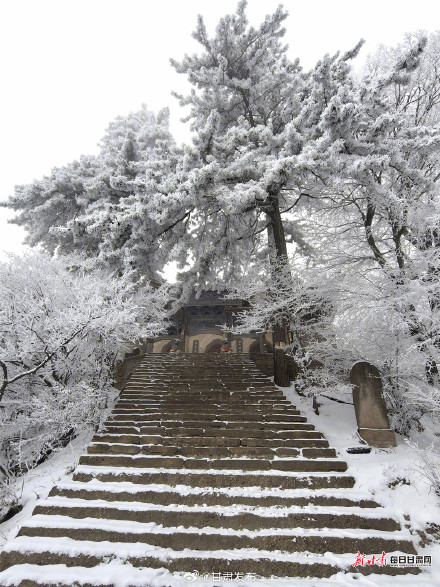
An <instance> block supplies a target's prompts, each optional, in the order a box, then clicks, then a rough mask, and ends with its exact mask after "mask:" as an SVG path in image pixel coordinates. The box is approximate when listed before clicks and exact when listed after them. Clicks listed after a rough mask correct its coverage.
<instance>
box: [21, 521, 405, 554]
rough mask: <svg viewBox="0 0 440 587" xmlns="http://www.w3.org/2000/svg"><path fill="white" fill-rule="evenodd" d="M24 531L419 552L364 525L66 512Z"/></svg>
mask: <svg viewBox="0 0 440 587" xmlns="http://www.w3.org/2000/svg"><path fill="white" fill-rule="evenodd" d="M19 536H28V537H31V536H33V537H40V538H41V537H43V538H44V537H52V538H56V537H68V538H71V539H73V540H82V541H93V542H106V541H107V542H132V543H136V542H141V543H144V544H149V545H152V546H155V547H161V548H172V549H173V550H184V549H186V548H191V549H192V550H214V551H215V550H219V549H221V550H229V549H253V550H256V549H258V550H266V551H271V550H273V551H281V552H292V553H296V552H301V551H307V552H312V553H317V554H324V553H325V552H333V553H336V554H344V553H345V552H347V544H348V542H349V541H353V540H355V541H356V544H357V546H358V548H359V550H360V551H361V552H372V553H373V552H382V550H385V551H386V552H394V551H400V552H405V553H414V554H415V551H414V546H413V544H412V542H411V541H410V540H408V535H407V534H406V533H404V532H393V533H390V532H385V531H380V530H376V531H369V532H365V530H362V529H350V528H348V529H339V528H338V529H331V528H330V529H329V528H325V529H323V530H319V529H317V530H309V529H304V528H294V529H283V530H280V529H279V528H277V527H272V528H268V529H265V530H247V529H245V530H234V529H231V528H218V527H204V528H203V529H202V530H200V528H198V527H197V526H192V527H187V528H182V527H180V526H179V527H177V526H168V527H165V526H163V525H162V524H160V525H158V524H155V523H142V522H138V521H129V522H127V521H121V520H105V519H104V520H103V519H95V518H85V519H81V520H78V519H73V518H66V517H64V516H42V515H37V516H35V518H34V519H33V520H31V521H30V522H29V523H28V524H26V525H25V526H23V527H22V528H21V529H20V532H19Z"/></svg>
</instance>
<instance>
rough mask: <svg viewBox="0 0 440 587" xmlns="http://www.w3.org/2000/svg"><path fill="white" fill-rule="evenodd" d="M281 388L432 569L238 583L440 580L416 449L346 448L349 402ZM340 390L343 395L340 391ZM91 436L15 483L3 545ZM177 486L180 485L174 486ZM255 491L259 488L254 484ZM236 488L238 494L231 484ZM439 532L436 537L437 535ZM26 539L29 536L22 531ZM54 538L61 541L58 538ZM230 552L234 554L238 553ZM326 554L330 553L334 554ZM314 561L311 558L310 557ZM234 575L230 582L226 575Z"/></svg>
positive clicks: (161, 577)
mask: <svg viewBox="0 0 440 587" xmlns="http://www.w3.org/2000/svg"><path fill="white" fill-rule="evenodd" d="M283 391H284V393H285V394H286V396H287V398H288V399H289V400H290V401H291V402H292V403H294V404H295V405H296V406H297V407H298V408H299V409H300V410H301V411H302V412H303V414H304V415H305V416H306V417H307V418H308V420H309V422H310V423H312V424H314V425H315V426H316V429H317V430H319V431H321V432H323V433H324V434H325V436H326V437H327V439H328V440H329V443H330V446H332V447H335V448H336V449H337V451H338V452H339V454H340V457H341V458H343V459H344V460H346V461H347V462H348V464H349V469H348V473H350V474H352V475H354V476H355V478H356V486H355V488H354V493H359V494H363V495H370V496H371V497H372V498H373V499H375V500H376V501H377V502H379V503H380V504H381V505H383V506H385V508H386V510H387V512H392V513H393V514H394V516H395V517H396V519H398V520H399V521H400V523H401V525H402V528H404V527H405V526H406V527H407V528H408V529H409V531H410V532H411V534H412V536H413V538H414V543H415V546H416V548H417V550H418V552H422V553H423V554H424V555H431V557H432V567H431V568H430V569H429V571H426V572H424V573H423V574H421V575H418V576H406V577H392V576H386V575H383V574H381V573H380V571H379V572H377V573H375V574H373V575H371V576H369V577H364V576H361V575H359V574H348V575H345V574H344V573H338V574H337V575H335V576H334V577H332V578H331V579H321V580H317V579H310V580H307V579H301V580H297V581H292V580H291V579H288V580H287V579H286V580H284V579H273V580H268V579H264V580H263V581H261V582H260V581H241V582H239V583H238V584H241V585H255V584H257V583H258V584H260V585H261V584H264V586H267V587H272V586H274V587H275V586H280V587H281V586H282V587H284V586H287V585H289V586H290V585H308V584H310V585H316V584H317V583H319V585H352V584H353V582H354V581H356V583H355V584H357V585H371V586H373V585H393V586H396V585H397V586H399V585H417V586H434V585H440V548H439V542H438V541H437V542H435V540H434V537H433V536H432V535H429V534H428V533H426V532H425V530H426V527H427V525H428V524H437V525H438V526H439V527H440V498H439V497H438V496H436V494H435V492H434V491H433V490H432V488H431V487H430V485H429V482H428V481H427V478H426V476H425V475H424V473H423V470H422V469H421V463H420V461H419V459H418V455H417V454H416V453H415V452H414V451H413V449H412V448H411V447H410V446H409V445H408V444H407V443H406V442H405V440H404V439H403V437H400V436H398V437H397V440H398V445H397V447H396V448H393V449H386V450H385V449H373V450H372V451H371V453H370V454H360V455H354V454H349V453H347V452H346V449H347V448H348V447H353V446H359V444H360V443H359V439H358V437H357V435H356V420H355V416H354V409H353V406H352V405H349V404H341V403H336V402H334V401H332V400H330V399H328V398H325V397H323V398H320V399H319V402H320V404H321V405H320V408H319V411H320V414H319V415H316V414H315V413H314V411H313V409H312V401H311V398H305V397H300V396H298V395H297V394H296V392H295V391H294V387H293V386H292V387H291V388H288V389H286V388H283ZM328 395H329V396H331V395H332V394H331V393H330V392H329V394H328ZM340 397H341V395H340V394H338V398H340ZM344 400H345V401H348V402H350V401H351V397H350V394H349V393H347V396H346V397H345V398H344ZM424 425H425V430H424V432H423V433H421V434H418V435H417V440H418V442H419V445H422V446H428V445H430V444H432V443H438V442H439V437H438V436H437V435H436V433H437V434H438V433H439V430H435V429H434V426H433V425H430V424H429V423H424ZM92 435H93V433H92V432H91V433H89V434H84V435H82V436H81V437H79V438H77V439H75V441H74V442H72V444H71V445H70V446H68V447H67V448H65V449H62V450H60V451H59V452H57V453H55V454H54V455H52V456H51V457H50V458H49V459H48V461H46V462H45V463H43V464H42V465H40V466H39V467H37V468H36V469H35V470H33V471H31V472H30V473H28V474H27V475H26V476H25V477H24V478H23V479H22V480H21V481H20V482H19V483H18V485H17V491H18V493H19V495H20V500H21V503H23V504H24V507H23V510H22V511H21V512H20V513H19V514H17V515H16V516H14V517H13V518H12V519H11V520H9V521H7V522H5V523H3V524H2V525H0V546H3V545H4V544H5V543H6V542H7V541H9V540H11V539H12V538H13V537H14V536H15V535H16V533H17V531H18V528H19V527H20V526H21V525H23V524H24V523H27V522H28V521H29V518H30V517H31V513H32V510H33V508H34V506H35V503H36V501H37V499H41V498H45V497H46V496H47V495H48V493H49V491H50V489H51V487H52V486H53V485H55V484H57V483H60V482H61V483H64V484H66V483H69V481H70V477H71V473H72V471H73V469H74V468H75V466H76V465H77V463H78V459H79V456H80V455H81V454H82V453H83V452H84V451H85V448H86V446H87V444H88V443H89V442H90V440H91V437H92ZM165 489H166V488H164V490H165ZM177 489H178V488H175V490H177ZM255 490H256V491H257V488H255ZM272 491H275V490H272ZM231 493H233V491H232V490H231ZM269 493H270V491H269ZM320 493H321V492H320ZM408 516H409V517H408ZM83 523H85V522H83ZM31 524H32V523H31ZM76 524H78V521H76ZM129 526H130V528H129V529H130V530H131V531H133V528H132V526H133V523H131V524H129ZM213 531H215V530H213ZM438 538H439V537H438V536H437V540H438ZM23 540H26V539H25V538H23ZM54 540H55V541H57V539H54ZM97 546H98V545H97ZM229 554H231V555H232V554H233V553H229ZM361 554H365V555H366V556H367V558H368V557H371V555H373V554H375V555H377V554H380V553H370V552H366V553H361ZM387 554H388V553H387ZM199 555H200V553H199ZM328 555H329V556H330V553H328ZM280 556H281V557H282V558H283V559H286V557H287V558H289V556H290V558H291V559H292V560H293V559H296V556H297V555H293V554H292V555H287V554H286V555H282V554H281V553H280ZM231 558H233V556H231ZM312 558H313V557H312ZM339 559H340V557H339ZM310 562H311V563H313V561H312V560H311V559H310ZM329 562H330V559H329ZM347 562H349V561H347ZM353 562H354V561H353ZM26 567H27V569H26V577H27V578H29V576H30V575H29V572H33V571H32V569H31V568H30V567H29V565H26ZM59 567H60V568H59V577H60V581H62V580H63V578H64V579H65V578H66V577H67V576H68V575H70V577H72V573H73V572H75V578H76V580H77V581H78V582H79V583H80V582H81V581H85V582H87V583H91V584H93V583H94V582H98V581H100V582H102V581H103V580H104V579H105V578H106V577H108V582H110V583H112V584H115V585H118V586H121V587H122V586H124V585H126V584H127V585H128V584H130V585H135V586H137V585H139V587H141V586H145V585H146V584H148V585H151V586H152V587H153V586H160V585H164V584H166V585H170V586H174V587H177V586H179V585H185V584H190V583H191V582H193V581H192V579H193V578H194V577H190V576H185V574H177V575H176V574H174V575H173V574H170V573H169V572H168V571H166V570H165V569H151V570H145V569H142V570H140V569H137V568H131V567H130V566H129V565H126V564H123V562H122V561H113V562H111V563H110V564H106V565H103V566H99V567H97V568H96V569H81V568H78V569H72V568H70V569H68V568H67V567H65V566H63V565H59ZM11 571H12V570H11ZM128 571H129V573H128ZM19 575H20V571H19V570H17V573H16V574H15V575H14V579H15V580H16V581H17V582H19V579H20V577H19ZM86 575H87V576H86ZM95 575H96V576H95ZM38 576H39V568H38V566H35V578H36V580H38ZM146 581H147V583H146ZM225 581H226V583H227V582H228V581H227V580H225ZM229 582H231V581H230V580H229ZM221 583H223V581H221ZM195 584H196V585H198V586H199V587H200V586H202V585H203V586H206V587H207V586H210V587H211V586H212V585H213V584H215V583H213V581H212V579H211V580H205V579H203V578H198V580H197V581H196V582H195Z"/></svg>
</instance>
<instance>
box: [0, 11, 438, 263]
mask: <svg viewBox="0 0 440 587" xmlns="http://www.w3.org/2000/svg"><path fill="white" fill-rule="evenodd" d="M279 3H280V2H279V1H278V0H249V2H248V15H249V18H250V21H251V23H253V24H259V23H260V22H261V21H262V19H263V18H264V16H265V15H266V14H267V13H271V12H273V11H274V10H275V9H276V7H277V6H278V4H279ZM236 4H237V2H236V0H223V1H222V2H221V3H219V2H214V1H210V0H0V79H1V83H2V86H3V87H2V90H1V93H0V162H1V167H0V201H4V200H6V199H7V197H8V196H9V194H11V193H12V192H13V188H14V185H15V184H21V183H29V182H31V181H32V180H33V179H38V178H40V177H42V176H43V175H45V174H48V173H49V172H50V170H51V168H52V167H54V166H60V165H64V164H66V163H68V162H70V161H72V160H74V159H76V158H78V157H79V156H80V155H81V154H86V153H94V152H95V151H96V145H97V143H98V141H99V139H100V138H101V137H102V136H103V134H104V130H105V128H106V127H107V125H108V123H109V122H110V121H111V120H113V119H114V118H115V117H116V116H118V115H126V114H128V113H129V112H130V111H135V110H138V109H139V108H140V106H141V104H142V103H143V102H144V103H146V104H147V106H148V107H149V109H151V110H155V111H157V110H158V109H160V108H161V107H163V106H169V107H170V109H171V123H172V131H173V133H174V135H175V136H176V138H177V140H179V141H184V140H185V138H186V137H187V133H186V130H185V128H184V127H183V125H182V124H181V123H179V118H180V116H181V115H182V113H181V111H180V110H179V106H178V104H177V101H176V100H175V99H174V98H173V97H172V96H171V95H170V94H171V91H172V90H178V91H180V90H182V89H183V90H184V88H185V82H184V80H183V78H182V76H179V75H178V74H177V73H175V71H174V70H173V69H172V67H171V66H170V65H169V58H170V57H174V58H175V59H178V60H179V59H181V57H182V56H183V54H184V53H185V52H188V53H192V52H194V51H197V50H198V48H197V47H198V46H197V43H196V42H195V41H194V40H193V39H192V37H191V32H192V31H193V30H194V28H195V24H196V18H197V14H199V13H200V14H203V15H204V17H205V21H206V24H207V26H208V30H209V31H210V32H213V30H214V27H215V25H216V23H217V21H218V19H219V18H220V17H221V16H223V15H224V14H227V13H231V12H234V11H235V8H236ZM283 4H284V6H285V8H287V10H288V11H289V18H288V20H287V22H286V28H287V34H286V37H285V40H286V42H287V43H288V44H289V47H290V55H291V57H299V58H300V60H301V62H302V64H303V67H304V68H305V69H307V68H310V67H312V66H313V64H314V63H315V62H316V61H317V60H318V59H319V58H320V57H321V56H322V55H324V54H325V53H327V52H329V53H333V52H336V51H337V50H338V49H340V50H341V51H345V50H347V49H349V48H351V47H352V46H354V45H355V44H356V43H357V41H358V40H359V39H360V38H361V37H363V38H365V39H366V41H367V42H366V45H365V47H364V49H363V55H364V56H366V55H367V53H369V52H371V51H373V50H374V48H375V46H377V45H378V44H379V43H385V44H388V45H393V44H396V43H397V42H399V41H400V40H401V39H402V38H403V34H404V33H405V32H408V31H415V30H418V29H424V30H427V31H432V30H435V29H437V28H439V27H440V2H439V1H438V0H417V2H416V1H414V0H411V1H409V0H285V1H284V3H283ZM8 216H11V212H10V211H8V210H5V209H0V257H1V256H3V253H2V252H3V251H19V250H20V249H21V247H20V243H21V241H22V239H23V237H24V232H23V231H22V230H21V229H19V228H18V227H15V226H13V225H12V226H11V225H8V224H7V223H6V218H7V217H8Z"/></svg>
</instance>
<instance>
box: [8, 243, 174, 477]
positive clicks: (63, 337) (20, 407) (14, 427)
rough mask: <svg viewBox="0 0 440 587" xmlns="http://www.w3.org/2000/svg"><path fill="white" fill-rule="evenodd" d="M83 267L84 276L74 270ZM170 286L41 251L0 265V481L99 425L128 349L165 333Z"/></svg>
mask: <svg viewBox="0 0 440 587" xmlns="http://www.w3.org/2000/svg"><path fill="white" fill-rule="evenodd" d="M80 267H82V268H80ZM166 289H167V288H166V287H164V286H163V287H162V288H159V289H153V288H151V287H150V286H145V287H144V288H143V289H142V293H136V292H135V291H134V286H133V283H132V282H131V280H130V279H129V278H128V277H127V276H124V277H121V278H119V279H115V278H114V276H112V275H110V274H109V273H108V272H107V271H97V270H93V271H90V270H88V269H87V262H86V261H84V259H77V258H73V259H72V258H70V260H69V266H68V267H67V268H66V260H65V259H63V260H61V259H59V258H57V259H53V258H50V257H48V256H47V255H43V254H41V253H35V254H32V255H29V256H26V257H23V258H21V257H13V258H11V259H10V260H9V262H6V263H3V264H1V265H0V296H1V299H2V303H1V306H0V420H1V427H0V430H1V432H0V457H1V458H0V461H1V467H0V477H1V478H2V479H3V480H4V479H7V478H8V477H10V476H14V475H16V474H20V473H22V472H23V471H26V470H28V469H29V468H31V467H32V466H34V465H35V464H36V463H37V462H38V461H39V460H40V459H41V458H42V457H43V456H44V455H45V454H46V453H47V452H48V451H50V450H51V449H52V448H53V447H54V446H57V445H58V443H59V442H60V440H61V439H63V438H66V437H69V436H74V435H75V434H77V433H78V432H79V431H81V430H83V429H84V428H87V427H90V426H93V425H96V424H97V423H98V422H99V420H100V417H101V415H102V410H103V409H104V408H105V407H106V405H107V402H108V398H109V393H110V392H111V390H112V383H113V379H112V376H113V366H114V362H115V359H116V357H117V355H118V353H121V351H124V349H125V348H126V344H127V342H129V341H133V340H136V339H138V338H139V337H143V336H152V335H155V334H157V333H158V332H159V331H160V330H161V329H162V328H163V327H164V324H165V322H164V320H165V312H164V302H165V300H166V299H167V298H168V294H167V291H166Z"/></svg>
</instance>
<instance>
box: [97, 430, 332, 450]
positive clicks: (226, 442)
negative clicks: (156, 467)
mask: <svg viewBox="0 0 440 587" xmlns="http://www.w3.org/2000/svg"><path fill="white" fill-rule="evenodd" d="M92 442H93V443H108V444H135V445H142V444H161V445H163V446H252V447H264V448H328V441H327V440H319V439H310V440H307V439H302V440H287V439H279V440H278V439H276V440H272V439H271V440H267V439H264V438H241V437H240V436H239V437H235V438H234V437H231V436H226V437H223V438H222V437H221V436H205V435H203V431H202V433H201V434H198V433H197V432H195V433H194V434H192V435H191V436H183V435H179V436H161V435H154V434H153V435H144V436H137V435H134V434H131V435H130V434H121V435H119V436H117V435H113V434H97V435H95V436H94V437H93V438H92Z"/></svg>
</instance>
